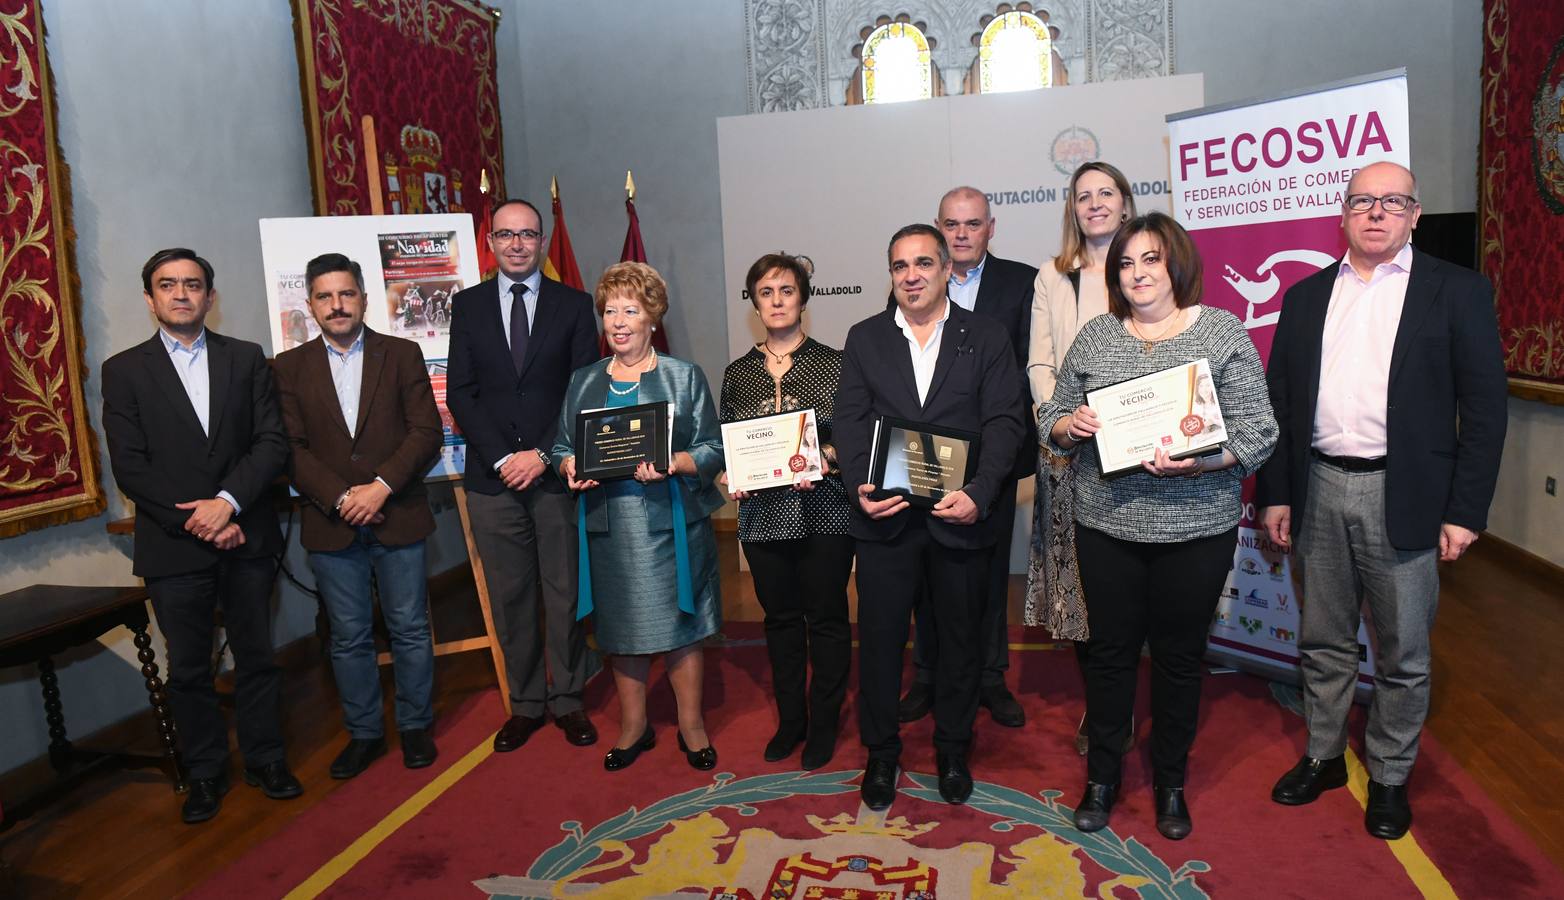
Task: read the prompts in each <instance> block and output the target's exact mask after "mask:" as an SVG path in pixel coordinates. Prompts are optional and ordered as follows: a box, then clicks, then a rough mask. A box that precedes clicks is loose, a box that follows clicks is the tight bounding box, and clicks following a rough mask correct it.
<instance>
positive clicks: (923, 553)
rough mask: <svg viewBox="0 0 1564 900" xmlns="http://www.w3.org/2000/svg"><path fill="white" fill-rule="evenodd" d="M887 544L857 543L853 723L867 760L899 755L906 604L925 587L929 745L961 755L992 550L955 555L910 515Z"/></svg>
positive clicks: (974, 690) (919, 515) (971, 714)
mask: <svg viewBox="0 0 1564 900" xmlns="http://www.w3.org/2000/svg"><path fill="white" fill-rule="evenodd" d="M903 515H906V516H907V517H908V521H907V527H906V528H903V529H902V531H901V533H900V534H898V535H897V536H896V537H894V538H892V539H890V540H888V541H859V542H858V693H859V700H858V704H859V707H858V722H859V730H860V731H861V732H862V737H863V743H864V746H865V747H867V748H868V749H869V758H870V759H883V760H891V761H895V760H896V759H898V758H899V757H900V756H901V737H900V735H899V733H898V729H899V725H900V723H899V722H898V720H897V717H896V706H897V703H898V701H899V699H900V696H901V670H902V650H903V648H904V647H906V645H907V631H908V628H909V625H910V623H909V619H910V617H911V615H912V607H913V601H914V599H915V598H916V597H918V595H919V594H920V593H922V592H923V591H924V588H925V587H927V593H928V597H929V617H928V618H929V621H930V623H931V624H933V626H934V629H935V632H936V633H937V634H938V636H939V648H940V652H939V660H938V664H937V666H936V668H935V672H934V674H935V681H934V747H935V749H936V750H939V751H940V752H942V753H954V754H965V753H966V750H967V746H968V745H969V744H970V743H971V741H972V721H973V719H975V718H976V717H977V699H978V669H979V668H980V663H979V657H978V645H979V636H978V626H979V623H980V621H981V620H982V617H983V602H982V597H983V593H984V587H985V585H986V584H987V579H988V570H989V569H988V567H989V557H990V556H992V555H993V553H994V548H992V547H985V548H983V549H980V550H956V549H953V548H950V547H946V546H944V545H942V544H940V543H939V542H937V541H935V540H934V538H933V537H932V536H931V535H930V534H929V530H928V526H927V524H926V523H927V521H928V513H926V512H923V511H921V510H909V511H908V512H906V513H903Z"/></svg>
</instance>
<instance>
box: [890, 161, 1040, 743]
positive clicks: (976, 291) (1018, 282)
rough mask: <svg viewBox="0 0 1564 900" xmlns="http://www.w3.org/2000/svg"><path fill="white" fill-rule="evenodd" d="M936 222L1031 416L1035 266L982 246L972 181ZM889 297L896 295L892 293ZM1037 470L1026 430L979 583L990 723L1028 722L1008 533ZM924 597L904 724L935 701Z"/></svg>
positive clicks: (965, 302)
mask: <svg viewBox="0 0 1564 900" xmlns="http://www.w3.org/2000/svg"><path fill="white" fill-rule="evenodd" d="M934 224H935V225H936V226H938V227H939V230H940V232H941V233H942V234H943V235H944V236H945V243H946V245H947V246H949V247H950V261H951V273H950V283H949V286H948V287H947V288H946V294H947V296H949V298H950V301H951V302H952V303H954V304H955V305H957V306H959V307H961V308H962V309H965V310H968V311H970V312H975V313H977V314H978V315H980V316H987V317H988V318H991V319H995V320H997V321H998V322H999V323H1000V324H1001V325H1003V326H1004V327H1005V336H1006V338H1007V339H1008V340H1009V341H1010V344H1011V347H1012V349H1013V350H1014V353H1015V360H1016V367H1017V368H1018V369H1019V370H1020V371H1021V378H1022V382H1023V383H1022V386H1021V387H1022V390H1021V400H1020V403H1021V409H1022V416H1023V417H1024V418H1030V415H1029V413H1030V409H1029V406H1030V404H1029V398H1030V397H1031V391H1030V389H1029V388H1028V387H1027V385H1026V384H1025V378H1026V354H1027V342H1028V340H1029V339H1030V333H1031V323H1032V284H1033V282H1035V281H1036V279H1037V269H1036V268H1034V267H1032V266H1029V265H1026V264H1025V263H1019V262H1014V261H1012V260H1008V259H1000V258H999V257H997V256H994V255H992V254H990V253H989V252H988V243H989V241H990V240H992V239H993V237H994V224H995V223H994V214H993V212H992V211H991V210H990V208H989V204H988V198H987V197H986V196H984V194H983V192H982V191H980V190H978V189H977V188H972V187H958V188H952V189H951V190H949V191H947V192H946V193H945V196H943V197H941V198H940V202H939V215H938V216H937V217H936V218H935V220H934ZM892 302H893V303H894V298H893V299H892ZM1036 470H1037V435H1036V433H1035V429H1032V428H1028V429H1027V430H1026V434H1025V436H1024V437H1023V438H1022V441H1021V448H1020V451H1019V452H1018V453H1017V454H1016V466H1015V470H1014V472H1012V473H1011V478H1010V480H1009V487H1007V488H1006V489H1005V490H1004V491H1002V492H1001V493H1000V497H999V501H998V502H997V503H996V504H995V506H994V511H993V512H992V513H991V514H990V516H991V518H993V519H994V524H995V526H996V527H997V528H998V531H996V532H995V547H996V548H997V549H995V551H994V555H993V559H992V560H991V561H990V563H989V574H988V586H987V587H986V588H985V589H984V594H983V597H984V600H983V622H982V625H981V626H980V627H981V631H980V641H981V644H980V646H979V652H980V654H981V658H982V663H983V674H982V677H981V679H980V682H979V686H978V704H979V705H980V706H983V707H985V708H986V709H987V710H988V711H989V715H991V716H993V718H994V721H995V722H998V723H999V724H1001V725H1006V726H1009V727H1011V728H1020V727H1021V726H1022V725H1024V724H1026V713H1025V712H1024V711H1023V710H1022V709H1021V704H1020V703H1018V702H1016V698H1015V695H1014V694H1012V693H1011V692H1010V688H1009V687H1008V686H1007V685H1006V684H1005V673H1006V672H1007V671H1009V669H1010V618H1009V614H1008V613H1009V593H1010V538H1011V535H1012V534H1013V533H1014V531H1015V512H1016V482H1017V481H1018V480H1020V479H1021V478H1024V477H1026V476H1028V475H1031V474H1033V473H1034V472H1036ZM927 604H928V598H927V597H920V598H919V600H918V608H917V615H916V621H917V630H916V631H915V632H914V635H913V645H912V664H913V682H912V687H910V688H908V690H907V694H906V696H904V697H902V699H901V707H900V716H901V720H902V721H903V722H914V721H917V720H918V719H921V718H923V717H924V716H925V715H927V714H928V711H929V706H930V704H931V703H932V702H933V699H934V689H933V684H934V672H935V670H936V669H937V668H938V665H939V638H938V634H937V633H936V630H935V629H934V628H933V626H932V624H930V622H931V620H932V619H933V616H932V615H930V614H926V610H927Z"/></svg>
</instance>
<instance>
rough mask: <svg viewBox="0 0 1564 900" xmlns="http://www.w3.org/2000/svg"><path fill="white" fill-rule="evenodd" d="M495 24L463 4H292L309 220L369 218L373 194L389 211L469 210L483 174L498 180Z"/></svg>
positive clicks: (396, 0)
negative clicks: (368, 141) (368, 139)
mask: <svg viewBox="0 0 1564 900" xmlns="http://www.w3.org/2000/svg"><path fill="white" fill-rule="evenodd" d="M498 18H499V13H498V12H497V11H495V10H491V9H489V8H487V7H485V6H482V5H480V4H477V3H470V2H466V0H293V23H294V31H295V34H296V35H297V38H298V42H299V67H300V70H301V80H302V86H303V89H304V119H305V130H306V134H307V135H308V139H309V145H310V178H311V182H312V184H313V188H314V194H315V212H316V214H318V215H349V216H351V215H368V214H369V213H371V212H373V211H375V210H374V209H373V206H372V203H371V197H372V196H374V195H378V196H379V197H381V198H382V201H383V204H384V206H383V212H385V213H388V214H395V213H446V212H460V211H462V210H475V209H477V208H478V207H479V206H480V205H481V203H482V195H481V194H480V193H479V191H478V183H479V179H480V178H481V177H482V171H483V170H484V169H485V168H486V169H488V174H489V182H490V183H491V184H497V185H503V184H504V183H505V163H504V149H503V147H502V145H501V140H500V106H499V89H498V87H497V85H496V81H495V68H494V66H495V56H494V31H495V27H496V25H497V24H498ZM365 116H370V117H372V119H373V122H374V131H373V135H374V145H375V146H374V148H372V150H373V152H375V161H376V163H377V165H376V166H373V167H371V166H368V165H366V162H365V158H364V157H365V151H366V148H365V137H364V131H363V125H362V122H363V118H364V117H365ZM372 180H373V181H374V182H375V183H373V184H372V183H371V181H372Z"/></svg>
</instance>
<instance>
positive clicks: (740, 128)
mask: <svg viewBox="0 0 1564 900" xmlns="http://www.w3.org/2000/svg"><path fill="white" fill-rule="evenodd" d="M1204 103H1205V87H1204V80H1203V78H1202V77H1201V76H1200V75H1177V76H1173V77H1170V78H1154V79H1146V80H1142V81H1115V82H1104V83H1101V84H1086V85H1080V86H1076V87H1062V88H1052V89H1049V90H1042V91H1028V92H1023V93H1014V94H989V95H975V96H959V97H940V98H936V99H933V100H922V101H918V102H913V103H897V104H888V105H883V106H850V107H835V108H831V109H812V110H800V111H797V112H789V113H766V114H761V115H751V116H734V117H730V118H720V119H718V120H717V153H718V164H719V166H720V168H721V185H722V244H723V263H724V282H725V291H726V294H725V296H726V297H727V298H728V303H729V304H730V305H729V313H728V355H729V357H730V358H734V357H737V356H739V355H740V354H742V353H745V352H747V351H748V350H749V348H750V347H751V346H753V345H754V344H755V342H757V341H759V340H760V339H761V338H762V337H763V336H764V331H763V330H762V329H761V328H760V325H759V323H758V320H757V319H756V317H755V316H752V315H750V314H749V310H750V309H751V307H750V304H749V301H748V300H747V299H746V298H745V296H744V275H745V273H746V272H748V271H749V266H750V264H751V263H753V262H754V261H755V260H756V259H757V258H758V257H760V256H761V255H762V254H765V253H770V252H774V251H778V250H781V251H785V252H788V253H796V254H803V255H804V256H807V257H809V258H810V260H811V261H812V262H813V263H814V273H815V274H814V278H813V281H814V288H815V295H814V297H813V299H812V300H811V301H810V303H809V310H808V313H807V316H806V318H805V322H804V324H805V329H806V330H807V331H808V332H809V334H811V335H812V336H814V337H816V338H818V339H819V340H821V341H823V342H825V343H826V344H829V345H831V346H833V347H840V346H842V342H843V341H844V340H845V339H846V337H847V330H848V329H849V328H850V327H852V325H853V324H854V323H856V322H858V321H859V320H861V319H864V318H866V317H868V316H870V315H873V314H874V313H876V312H878V311H880V310H882V309H884V308H885V301H886V297H887V296H888V295H889V292H890V278H889V275H888V274H887V271H886V263H885V248H886V242H887V241H888V240H889V239H890V236H891V234H892V233H894V232H895V231H896V229H898V228H900V227H901V226H903V225H906V224H908V223H909V222H931V221H933V219H934V216H935V214H936V213H937V212H938V209H937V207H938V205H939V198H940V196H941V195H942V194H944V193H945V191H946V190H948V189H949V188H951V187H954V186H955V185H958V184H970V185H972V186H974V187H976V188H978V189H979V190H982V191H984V192H985V193H987V194H988V195H989V196H990V200H991V204H992V206H993V210H994V215H995V217H996V218H997V219H998V226H997V231H996V233H995V238H994V242H993V244H992V250H993V252H994V254H995V255H997V256H1002V257H1006V258H1010V259H1018V260H1022V261H1025V262H1027V263H1030V264H1032V265H1039V264H1042V263H1043V262H1044V261H1045V260H1049V259H1052V257H1053V255H1054V254H1055V253H1057V252H1058V248H1059V229H1060V223H1061V220H1062V213H1063V208H1064V204H1065V202H1066V200H1065V197H1064V193H1065V189H1066V187H1067V186H1068V182H1069V177H1070V173H1071V172H1072V171H1074V169H1075V167H1076V166H1077V165H1079V164H1080V163H1082V162H1085V161H1087V160H1090V159H1103V160H1107V161H1109V162H1111V163H1113V164H1114V165H1116V166H1118V167H1119V168H1121V169H1123V170H1124V173H1125V175H1126V176H1127V177H1128V178H1129V179H1130V181H1131V182H1132V184H1133V186H1134V188H1135V192H1136V195H1137V196H1136V203H1137V204H1138V205H1139V207H1140V208H1141V210H1143V211H1145V210H1151V209H1160V210H1162V211H1164V212H1168V211H1170V209H1171V203H1170V197H1169V192H1168V178H1169V173H1168V151H1167V127H1166V124H1165V119H1166V116H1167V115H1168V114H1169V113H1174V112H1180V111H1183V110H1187V109H1194V108H1197V107H1200V106H1202V105H1204ZM707 375H708V376H709V377H710V378H711V379H712V382H713V385H714V386H715V385H716V383H717V382H719V381H720V378H721V376H720V375H719V373H717V372H708V373H707ZM1031 494H1032V492H1031V481H1030V480H1028V481H1026V482H1023V487H1022V491H1021V495H1020V497H1019V498H1018V503H1017V507H1016V521H1017V525H1016V531H1015V538H1014V539H1013V541H1012V542H1011V547H1010V571H1011V572H1024V571H1026V560H1027V548H1028V546H1029V541H1030V532H1031V519H1032V496H1031Z"/></svg>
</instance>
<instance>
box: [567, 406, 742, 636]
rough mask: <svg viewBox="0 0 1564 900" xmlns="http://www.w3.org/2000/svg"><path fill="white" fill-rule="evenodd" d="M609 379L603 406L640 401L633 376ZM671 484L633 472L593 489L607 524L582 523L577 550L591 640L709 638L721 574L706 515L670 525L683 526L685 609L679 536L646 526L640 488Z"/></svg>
mask: <svg viewBox="0 0 1564 900" xmlns="http://www.w3.org/2000/svg"><path fill="white" fill-rule="evenodd" d="M610 384H611V385H612V387H613V390H610V391H608V392H607V394H608V396H607V397H605V398H604V402H603V406H605V407H617V406H635V405H636V404H637V403H639V402H640V400H639V396H640V390H639V388H638V387H637V386H636V385H635V384H634V383H633V382H618V381H615V382H610ZM620 391H628V392H627V393H619V392H620ZM673 489H674V485H673V481H672V480H665V481H657V482H652V483H649V484H642V483H641V482H639V481H636V480H635V479H633V478H627V479H624V480H621V481H610V482H607V483H605V484H604V485H603V486H602V487H599V488H598V489H597V490H600V491H603V492H605V495H606V503H607V507H608V523H609V526H608V528H609V530H608V531H606V532H603V531H592V530H588V531H587V532H586V536H587V540H586V546H585V547H583V549H584V550H585V551H586V553H587V555H588V556H589V557H590V566H589V568H590V571H591V578H592V586H591V592H592V593H591V598H592V604H593V607H594V612H595V613H596V633H597V645H598V647H600V648H601V649H602V650H603V652H604V653H608V654H611V655H626V656H628V655H639V654H647V653H666V652H667V651H669V650H676V649H678V648H679V647H684V646H686V645H689V644H693V643H695V642H696V641H699V640H702V639H704V638H707V637H710V636H711V635H713V634H715V633H716V632H717V628H718V626H719V625H720V624H721V602H720V600H719V598H720V597H721V575H720V573H719V572H718V569H717V539H716V535H715V534H714V533H713V532H712V527H711V517H710V516H705V517H703V518H700V519H698V520H696V521H694V522H690V523H688V524H684V523H682V522H677V523H676V524H675V525H674V527H675V528H680V527H682V528H684V529H685V541H684V542H683V543H685V544H686V546H687V550H686V554H685V555H686V556H687V558H688V566H689V568H688V573H689V574H688V578H689V592H690V597H689V598H688V600H687V603H689V605H690V606H691V608H692V609H693V612H685V611H682V610H680V608H679V606H680V603H679V599H680V598H679V585H678V571H679V568H680V564H681V563H682V562H683V560H680V559H679V558H678V557H679V554H678V552H677V549H678V548H677V547H676V544H677V543H679V542H677V541H675V539H674V533H673V531H671V530H666V529H665V530H661V531H652V530H651V529H650V528H649V527H648V524H647V523H648V517H647V512H646V498H647V495H648V494H649V493H651V492H653V491H661V492H664V493H666V492H669V491H670V490H673ZM684 499H686V500H688V499H690V498H684ZM680 518H682V517H680Z"/></svg>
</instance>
